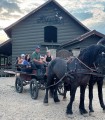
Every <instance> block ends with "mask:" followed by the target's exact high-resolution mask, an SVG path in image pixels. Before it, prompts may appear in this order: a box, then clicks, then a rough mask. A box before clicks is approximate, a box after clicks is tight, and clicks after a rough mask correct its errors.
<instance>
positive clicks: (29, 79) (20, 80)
mask: <svg viewBox="0 0 105 120" xmlns="http://www.w3.org/2000/svg"><path fill="white" fill-rule="evenodd" d="M45 67H46V65H45ZM17 68H19V70H17ZM23 69H26V68H25V66H24V65H20V64H19V65H16V70H15V71H14V72H13V71H8V70H5V71H4V72H6V73H9V74H15V76H16V80H15V89H16V91H17V92H18V93H22V92H23V88H24V86H26V85H30V95H31V98H32V99H37V98H38V94H39V89H41V90H45V88H46V82H47V76H46V74H44V73H45V72H44V73H43V74H42V73H41V72H39V71H40V69H32V68H30V69H32V70H31V72H25V71H23ZM58 93H59V94H60V95H63V84H62V83H61V84H59V87H58Z"/></svg>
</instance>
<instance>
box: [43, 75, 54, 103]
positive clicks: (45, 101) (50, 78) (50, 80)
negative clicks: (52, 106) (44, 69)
mask: <svg viewBox="0 0 105 120" xmlns="http://www.w3.org/2000/svg"><path fill="white" fill-rule="evenodd" d="M52 80H53V79H52V76H51V75H49V76H48V78H47V84H46V93H45V97H44V101H43V102H44V103H48V91H49V88H47V87H49V86H50V85H51V83H52Z"/></svg>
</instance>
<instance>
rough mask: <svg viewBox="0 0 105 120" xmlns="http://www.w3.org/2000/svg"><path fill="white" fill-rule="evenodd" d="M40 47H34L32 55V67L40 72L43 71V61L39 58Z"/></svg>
mask: <svg viewBox="0 0 105 120" xmlns="http://www.w3.org/2000/svg"><path fill="white" fill-rule="evenodd" d="M40 56H41V55H40V46H39V45H36V46H35V51H34V52H33V53H32V63H33V64H32V66H33V67H34V68H37V69H40V70H42V69H43V66H44V65H43V61H42V60H41V58H40Z"/></svg>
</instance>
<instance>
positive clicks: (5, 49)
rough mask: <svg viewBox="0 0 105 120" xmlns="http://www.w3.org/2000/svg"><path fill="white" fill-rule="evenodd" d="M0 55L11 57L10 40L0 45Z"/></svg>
mask: <svg viewBox="0 0 105 120" xmlns="http://www.w3.org/2000/svg"><path fill="white" fill-rule="evenodd" d="M0 54H3V55H7V56H10V55H12V41H11V40H10V39H9V40H7V41H5V42H3V43H2V44H0Z"/></svg>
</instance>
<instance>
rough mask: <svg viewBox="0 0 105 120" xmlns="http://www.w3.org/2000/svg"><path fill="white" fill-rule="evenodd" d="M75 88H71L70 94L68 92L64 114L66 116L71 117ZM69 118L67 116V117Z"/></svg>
mask: <svg viewBox="0 0 105 120" xmlns="http://www.w3.org/2000/svg"><path fill="white" fill-rule="evenodd" d="M76 90H77V87H74V85H73V86H71V92H70V102H69V104H68V105H67V110H66V114H67V115H70V116H71V115H72V114H73V111H72V105H73V101H74V99H75V93H76ZM68 117H69V116H68Z"/></svg>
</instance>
